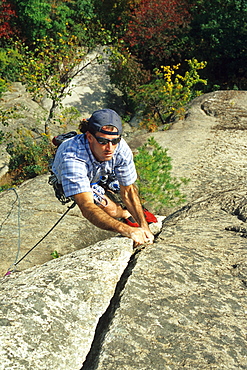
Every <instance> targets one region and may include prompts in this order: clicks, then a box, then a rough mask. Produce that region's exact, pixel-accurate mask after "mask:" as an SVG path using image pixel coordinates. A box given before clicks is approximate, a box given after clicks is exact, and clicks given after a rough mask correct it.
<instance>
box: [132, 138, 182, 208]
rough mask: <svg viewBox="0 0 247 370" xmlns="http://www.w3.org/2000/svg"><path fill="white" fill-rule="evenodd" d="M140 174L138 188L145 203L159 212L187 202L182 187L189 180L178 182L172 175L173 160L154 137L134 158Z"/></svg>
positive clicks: (139, 149)
mask: <svg viewBox="0 0 247 370" xmlns="http://www.w3.org/2000/svg"><path fill="white" fill-rule="evenodd" d="M134 161H135V165H136V170H137V173H138V180H137V186H138V189H139V194H140V197H141V199H142V201H143V202H148V203H149V204H150V205H153V206H154V209H155V210H156V211H158V210H159V209H161V208H162V207H164V206H166V207H173V206H176V205H178V204H180V203H182V202H184V201H185V195H183V194H182V193H181V192H180V186H181V185H182V184H186V183H187V182H188V181H189V180H188V179H180V181H179V180H177V179H176V178H175V177H173V176H172V175H171V170H172V165H171V158H170V157H169V156H168V155H167V150H166V149H163V148H162V147H161V146H160V145H159V144H158V143H157V142H156V141H155V140H154V138H153V137H151V138H150V139H148V142H147V143H146V144H144V145H143V146H141V147H140V148H138V153H137V154H136V155H135V156H134Z"/></svg>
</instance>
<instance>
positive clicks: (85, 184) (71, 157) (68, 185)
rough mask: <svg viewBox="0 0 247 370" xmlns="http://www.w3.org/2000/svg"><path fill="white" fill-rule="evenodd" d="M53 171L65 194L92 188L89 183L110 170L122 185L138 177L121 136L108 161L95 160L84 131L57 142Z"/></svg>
mask: <svg viewBox="0 0 247 370" xmlns="http://www.w3.org/2000/svg"><path fill="white" fill-rule="evenodd" d="M52 171H53V172H54V173H55V175H56V176H57V179H58V182H59V183H61V184H62V186H63V190H64V193H65V196H66V197H69V196H72V195H75V194H79V193H84V192H88V191H92V189H91V184H93V183H97V182H98V181H99V180H100V177H101V176H104V175H107V174H110V173H115V175H116V178H117V179H118V181H119V183H120V184H121V185H123V186H128V185H131V184H133V183H134V182H135V181H136V178H137V174H136V169H135V165H134V161H133V154H132V152H131V149H130V148H129V146H128V144H127V143H126V141H125V140H124V139H121V141H120V143H119V144H118V145H117V147H116V149H115V152H114V154H113V157H112V159H111V160H110V161H105V162H98V161H97V160H96V159H95V157H94V155H93V153H92V152H91V149H90V147H89V142H88V140H87V138H86V135H85V134H80V135H76V136H74V137H73V138H71V139H68V140H65V141H64V142H63V143H62V144H61V145H60V146H59V148H58V150H57V153H56V156H55V159H54V162H53V165H52Z"/></svg>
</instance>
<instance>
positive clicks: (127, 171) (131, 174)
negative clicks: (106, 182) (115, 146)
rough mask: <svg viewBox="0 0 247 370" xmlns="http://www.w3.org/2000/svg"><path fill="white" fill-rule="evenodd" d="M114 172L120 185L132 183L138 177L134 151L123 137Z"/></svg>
mask: <svg viewBox="0 0 247 370" xmlns="http://www.w3.org/2000/svg"><path fill="white" fill-rule="evenodd" d="M114 172H115V174H116V177H117V179H118V181H119V183H120V185H123V186H128V185H132V184H133V183H134V182H135V181H136V179H137V173H136V168H135V164H134V159H133V153H132V151H131V149H130V147H129V146H128V144H127V143H126V142H125V140H123V139H122V140H121V146H120V148H119V151H118V155H117V160H116V166H115V169H114Z"/></svg>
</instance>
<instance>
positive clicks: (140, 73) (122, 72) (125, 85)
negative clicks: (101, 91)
mask: <svg viewBox="0 0 247 370" xmlns="http://www.w3.org/2000/svg"><path fill="white" fill-rule="evenodd" d="M109 60H110V62H111V68H110V69H109V72H108V74H109V76H110V79H111V83H112V84H114V85H115V86H116V87H117V88H118V89H120V90H121V92H122V93H123V94H124V98H125V100H126V103H127V105H131V102H130V100H129V93H130V91H131V90H132V91H136V90H137V89H138V87H139V86H140V85H141V84H143V83H147V82H148V81H149V80H150V73H149V72H148V71H146V70H145V69H144V68H143V66H142V65H141V63H139V62H138V60H137V59H136V58H135V57H133V56H132V55H131V54H130V53H129V52H128V50H123V49H121V46H119V47H111V48H109Z"/></svg>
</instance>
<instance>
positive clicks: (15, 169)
mask: <svg viewBox="0 0 247 370" xmlns="http://www.w3.org/2000/svg"><path fill="white" fill-rule="evenodd" d="M6 150H7V152H8V153H9V154H10V156H11V158H10V161H9V171H10V172H11V173H12V174H13V183H14V184H19V183H21V182H22V181H24V180H26V179H29V178H33V177H35V176H37V175H41V174H43V173H46V172H48V169H49V168H48V167H49V160H50V159H51V158H52V156H53V150H52V147H51V145H50V141H49V139H48V137H47V136H46V135H45V134H43V135H41V137H39V138H38V139H34V137H33V136H32V134H31V133H29V132H25V133H24V132H19V135H18V138H16V139H15V140H12V141H11V142H9V143H8V144H7V149H6Z"/></svg>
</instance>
